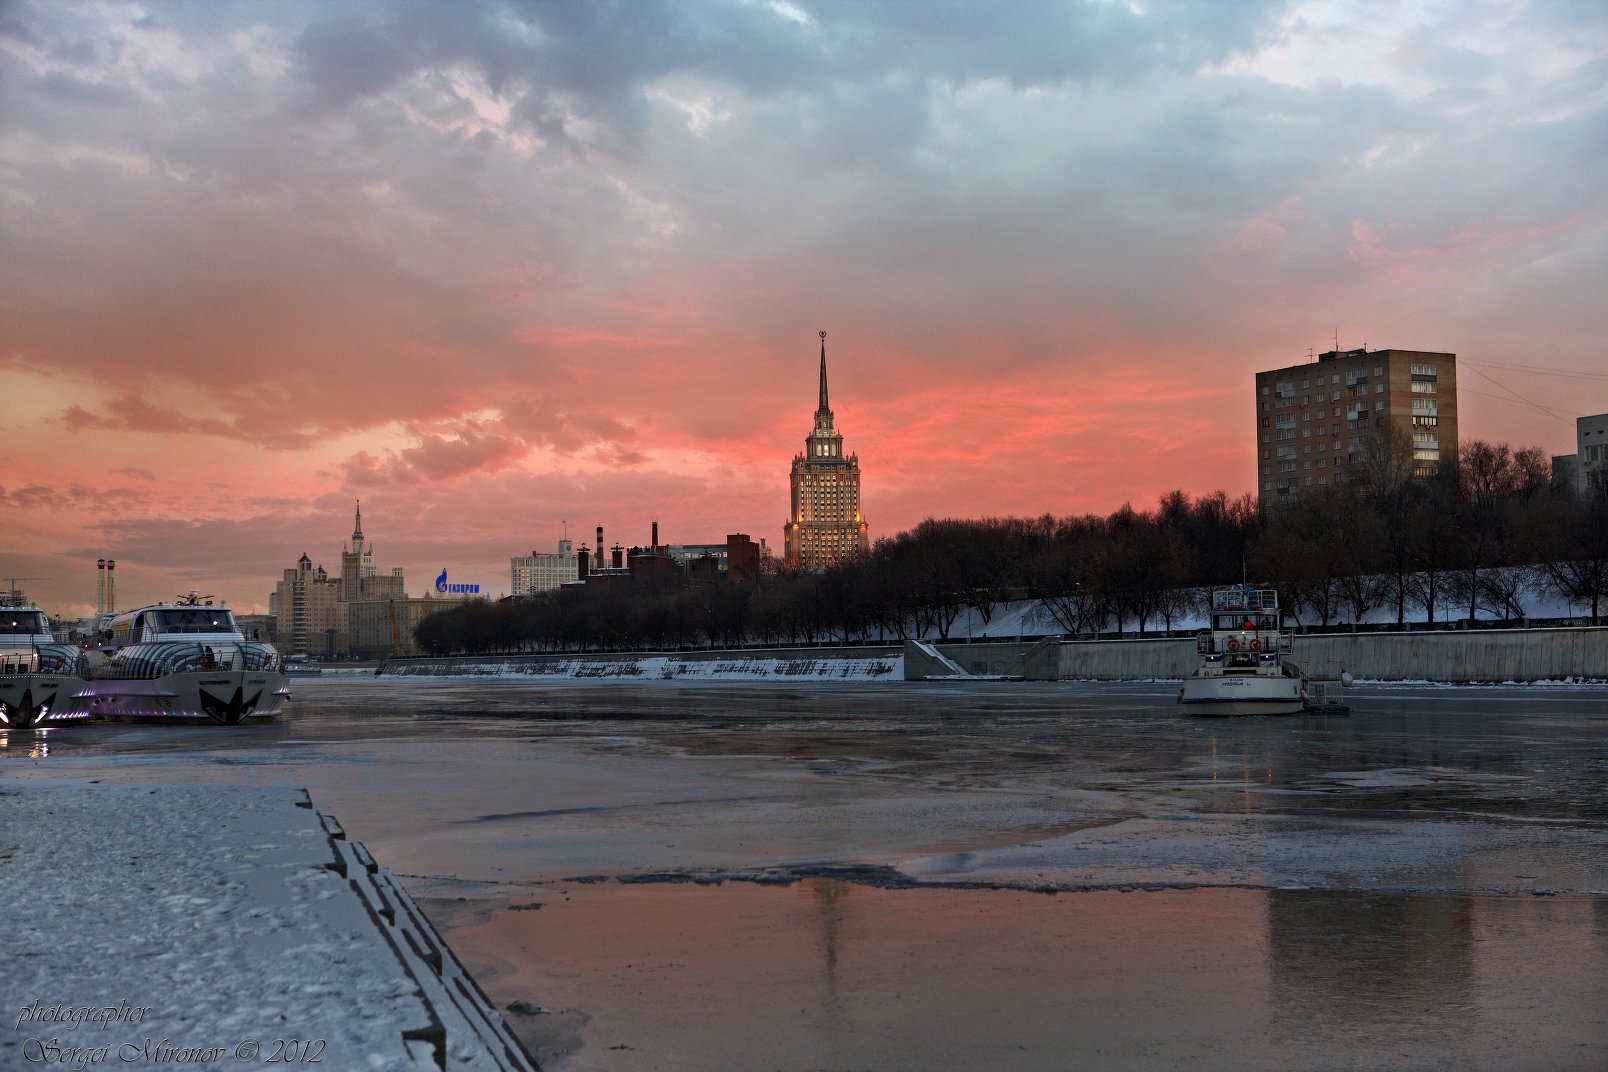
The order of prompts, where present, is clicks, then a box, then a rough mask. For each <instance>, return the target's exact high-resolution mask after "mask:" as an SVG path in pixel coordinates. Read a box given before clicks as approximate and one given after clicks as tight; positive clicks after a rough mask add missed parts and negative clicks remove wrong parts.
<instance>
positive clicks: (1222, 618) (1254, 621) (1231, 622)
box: [1212, 614, 1279, 633]
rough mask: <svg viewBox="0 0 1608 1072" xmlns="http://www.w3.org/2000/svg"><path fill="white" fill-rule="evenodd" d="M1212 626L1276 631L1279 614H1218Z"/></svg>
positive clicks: (1254, 630) (1249, 630) (1223, 628)
mask: <svg viewBox="0 0 1608 1072" xmlns="http://www.w3.org/2000/svg"><path fill="white" fill-rule="evenodd" d="M1212 628H1214V629H1220V630H1234V629H1240V630H1245V631H1248V632H1263V633H1268V632H1274V633H1276V632H1278V628H1279V616H1278V615H1276V614H1219V615H1217V616H1216V621H1215V624H1214V625H1213V626H1212Z"/></svg>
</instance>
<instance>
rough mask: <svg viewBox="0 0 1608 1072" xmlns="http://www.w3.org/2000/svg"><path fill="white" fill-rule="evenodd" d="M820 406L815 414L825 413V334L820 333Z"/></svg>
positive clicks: (826, 408)
mask: <svg viewBox="0 0 1608 1072" xmlns="http://www.w3.org/2000/svg"><path fill="white" fill-rule="evenodd" d="M820 335H821V405H820V407H819V408H818V409H817V411H816V412H826V411H828V410H829V409H830V407H828V406H827V404H826V332H824V331H823V332H821V333H820Z"/></svg>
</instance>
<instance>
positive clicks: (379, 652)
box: [346, 592, 476, 659]
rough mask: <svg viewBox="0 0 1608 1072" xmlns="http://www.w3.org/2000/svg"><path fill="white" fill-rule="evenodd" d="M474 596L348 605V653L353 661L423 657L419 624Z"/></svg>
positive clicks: (429, 596)
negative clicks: (418, 638) (418, 639)
mask: <svg viewBox="0 0 1608 1072" xmlns="http://www.w3.org/2000/svg"><path fill="white" fill-rule="evenodd" d="M474 598H476V597H474V596H459V595H449V596H440V595H435V594H433V593H431V592H426V593H425V594H424V596H423V597H420V598H415V597H411V596H401V597H399V598H396V599H364V600H359V601H358V602H355V603H348V604H346V628H347V638H348V640H347V648H346V650H347V653H348V654H350V655H351V656H352V657H353V658H354V659H384V658H387V657H389V656H392V655H423V654H424V649H422V648H420V647H419V645H418V644H417V643H415V641H414V639H413V630H414V629H415V628H416V627H417V626H418V624H419V623H420V622H421V621H423V620H424V619H426V618H428V617H429V616H430V615H432V614H435V613H436V612H437V611H443V610H450V609H451V608H453V607H455V606H457V605H458V604H460V603H462V602H464V601H465V600H468V599H474Z"/></svg>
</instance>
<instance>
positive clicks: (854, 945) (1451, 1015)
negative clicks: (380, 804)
mask: <svg viewBox="0 0 1608 1072" xmlns="http://www.w3.org/2000/svg"><path fill="white" fill-rule="evenodd" d="M541 903H542V909H541V911H525V912H517V913H515V912H508V913H502V914H499V915H496V916H494V917H493V918H492V919H491V920H490V921H481V922H471V921H469V920H468V919H467V918H466V919H465V920H464V921H463V925H461V926H455V925H454V916H455V914H458V913H461V912H462V909H461V908H455V907H454V905H453V904H451V903H448V902H441V901H426V902H425V904H426V907H427V909H429V910H430V911H431V912H432V914H437V913H439V914H440V915H441V917H442V918H443V919H444V920H445V922H446V923H447V924H448V926H449V927H451V928H452V929H451V932H450V933H451V934H452V941H453V945H454V947H455V948H456V949H457V950H458V951H459V953H460V956H463V957H465V959H466V962H467V963H468V964H469V967H470V969H471V971H474V972H475V974H476V976H477V978H478V979H479V980H480V982H481V985H482V986H483V987H484V988H485V989H486V990H487V992H488V993H489V994H490V995H492V997H493V998H494V1000H496V1001H497V1002H498V1003H499V1004H501V1005H504V1006H507V1005H509V1004H514V1005H515V1008H516V1009H517V1008H530V1007H531V1006H534V1005H540V1006H543V1007H545V1008H546V1009H547V1010H548V1011H546V1012H543V1013H538V1014H535V1015H519V1014H517V1013H511V1014H510V1017H509V1019H510V1023H511V1025H512V1026H513V1027H514V1028H515V1030H516V1031H518V1032H519V1033H520V1034H521V1035H522V1037H524V1038H525V1039H526V1040H527V1042H528V1044H530V1045H531V1047H532V1048H533V1050H535V1051H536V1053H537V1056H538V1058H539V1059H540V1060H541V1062H542V1064H543V1067H544V1068H547V1069H548V1070H549V1072H576V1070H583V1069H584V1070H592V1069H597V1070H604V1069H609V1070H612V1069H620V1070H624V1069H634V1068H645V1067H652V1068H661V1069H709V1068H767V1069H780V1070H791V1069H799V1070H804V1069H817V1068H838V1067H843V1068H861V1067H865V1068H876V1069H889V1070H904V1069H911V1070H914V1069H931V1068H976V1069H1062V1068H1079V1069H1162V1068H1177V1067H1189V1068H1199V1069H1287V1068H1330V1067H1335V1068H1394V1069H1436V1068H1446V1069H1452V1068H1456V1069H1526V1068H1546V1069H1582V1070H1584V1069H1595V1068H1599V1067H1600V1066H1601V1058H1602V1057H1603V1054H1604V1052H1605V1050H1604V1033H1603V1012H1602V1010H1603V1008H1605V1007H1608V1006H1605V1005H1604V1002H1605V1001H1608V986H1605V984H1604V974H1603V969H1604V967H1605V966H1608V965H1605V958H1604V943H1603V941H1602V938H1601V935H1600V934H1599V933H1598V932H1597V929H1596V920H1595V916H1596V913H1595V912H1594V911H1593V910H1592V908H1591V906H1589V905H1586V904H1584V903H1582V902H1579V901H1578V900H1577V901H1574V902H1573V903H1572V904H1570V903H1565V902H1558V901H1554V900H1550V899H1549V900H1543V899H1538V898H1504V897H1491V896H1464V895H1457V896H1426V895H1412V896H1398V895H1350V894H1344V893H1336V892H1332V891H1311V890H1289V891H1285V890H1274V891H1249V890H1191V891H1161V892H1151V893H1142V892H1135V893H1128V894H1121V893H1112V892H1108V891H1105V892H1088V893H1077V894H1057V895H1044V894H1029V893H1023V892H1020V891H1005V890H1000V891H981V890H941V889H918V890H886V889H879V888H875V887H868V886H861V885H855V884H850V883H843V882H839V881H835V880H809V881H805V882H800V883H796V884H794V885H792V886H789V887H782V888H777V887H762V886H753V885H750V884H747V883H726V884H725V885H722V886H719V887H713V886H708V887H704V886H689V885H670V886H619V885H615V884H605V885H601V886H577V887H571V888H568V889H566V890H564V891H562V892H557V891H555V892H552V893H549V894H547V895H545V896H544V897H543V898H541ZM1560 910H1561V911H1560ZM1563 995H1568V996H1567V997H1562V996H1563ZM1559 997H1562V1003H1561V1004H1559V1005H1555V1004H1553V1002H1554V1001H1555V1000H1556V999H1557V998H1559ZM520 1002H525V1003H528V1004H526V1005H519V1004H517V1003H520ZM1538 1014H1539V1015H1538Z"/></svg>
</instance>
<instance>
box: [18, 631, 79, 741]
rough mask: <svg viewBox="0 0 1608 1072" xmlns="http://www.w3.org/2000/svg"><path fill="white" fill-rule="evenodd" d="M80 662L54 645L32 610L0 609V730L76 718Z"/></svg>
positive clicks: (74, 651) (66, 647)
mask: <svg viewBox="0 0 1608 1072" xmlns="http://www.w3.org/2000/svg"><path fill="white" fill-rule="evenodd" d="M82 671H83V660H82V657H81V654H80V652H79V650H78V648H77V647H76V646H75V645H72V644H58V643H56V642H55V640H54V639H53V638H52V637H51V635H50V622H49V620H48V619H47V618H46V617H45V612H44V611H42V610H40V609H39V608H38V607H8V606H0V729H8V730H29V729H34V728H35V727H38V726H46V725H50V724H53V723H60V722H66V721H70V720H72V719H75V718H82V717H84V716H83V712H82V711H79V710H77V709H76V700H77V697H78V692H79V690H80V689H82V688H83V687H84V679H83V676H82Z"/></svg>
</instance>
